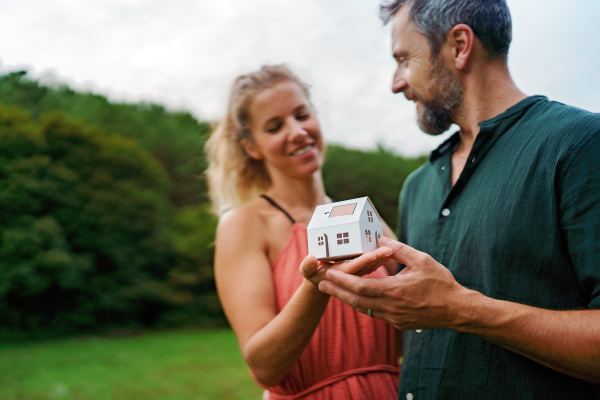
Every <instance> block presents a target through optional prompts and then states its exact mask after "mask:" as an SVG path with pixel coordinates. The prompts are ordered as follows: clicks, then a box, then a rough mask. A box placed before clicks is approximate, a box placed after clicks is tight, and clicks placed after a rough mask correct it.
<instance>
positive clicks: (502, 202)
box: [399, 96, 600, 400]
mask: <svg viewBox="0 0 600 400" xmlns="http://www.w3.org/2000/svg"><path fill="white" fill-rule="evenodd" d="M479 126H480V128H481V130H480V133H479V134H478V136H477V138H476V140H475V143H474V145H473V149H472V151H471V154H470V155H469V158H468V159H467V163H466V165H465V168H464V170H463V172H462V175H461V176H460V178H459V179H458V181H457V182H456V184H455V185H454V187H451V181H450V179H451V157H452V152H453V149H454V148H455V146H456V145H457V144H458V141H459V136H458V133H456V134H454V135H453V136H452V137H451V138H450V139H448V140H447V141H446V142H445V143H443V144H442V145H441V146H440V147H439V148H438V149H437V150H435V151H433V152H432V154H431V158H430V161H429V162H428V163H427V164H425V165H424V166H422V167H421V168H419V169H418V170H417V171H415V172H414V173H413V174H412V175H411V176H410V177H409V178H408V179H407V180H406V183H405V185H404V187H403V189H402V192H401V195H400V212H399V215H400V221H399V238H400V240H401V241H403V242H405V243H407V244H408V245H410V246H412V247H415V248H416V249H418V250H421V251H424V252H426V253H428V254H430V255H431V256H432V257H433V258H434V259H435V260H437V261H438V262H440V263H441V264H443V265H444V266H446V267H447V268H448V269H449V270H450V271H451V272H452V273H453V274H454V277H455V278H456V280H457V281H458V282H459V283H460V284H462V285H463V286H466V287H468V288H471V289H474V290H477V291H479V292H481V293H483V294H485V295H486V296H489V297H492V298H496V299H502V300H508V301H511V302H517V303H522V304H528V305H532V306H536V307H541V308H547V309H554V310H570V309H582V308H583V309H585V308H600V134H598V133H599V132H600V114H594V113H590V112H587V111H584V110H580V109H577V108H574V107H569V106H566V105H564V104H561V103H557V102H551V101H548V99H547V98H546V97H543V96H533V97H529V98H526V99H525V100H523V101H521V102H520V103H518V104H516V105H515V106H513V107H511V108H509V109H508V110H507V111H506V112H504V113H503V114H501V115H498V116H496V117H494V118H493V119H491V120H488V121H485V122H482V123H480V124H479ZM405 338H406V339H405V351H404V353H405V354H404V362H403V365H402V376H401V379H400V385H401V386H400V396H399V399H407V398H408V399H410V398H413V399H415V400H421V399H432V400H434V399H436V400H437V399H600V385H595V384H591V383H587V382H584V381H581V380H578V379H575V378H572V377H570V376H567V375H564V374H561V373H559V372H556V371H553V370H551V369H549V368H546V367H544V366H542V365H541V364H538V363H536V362H534V361H531V360H529V359H527V358H525V357H522V356H520V355H517V354H515V353H513V352H511V351H508V350H505V349H503V348H502V347H499V346H496V345H494V344H492V343H490V342H488V341H486V340H483V339H481V338H480V337H478V336H475V335H471V334H465V333H459V332H456V331H451V330H443V329H433V330H423V331H422V332H420V333H419V332H417V331H409V332H406V335H405ZM567 340H568V338H567ZM599 362H600V361H599Z"/></svg>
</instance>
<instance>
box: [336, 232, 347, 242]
mask: <svg viewBox="0 0 600 400" xmlns="http://www.w3.org/2000/svg"><path fill="white" fill-rule="evenodd" d="M337 241H338V244H346V243H350V238H349V237H348V232H344V233H338V234H337Z"/></svg>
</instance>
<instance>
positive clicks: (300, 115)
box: [296, 113, 310, 121]
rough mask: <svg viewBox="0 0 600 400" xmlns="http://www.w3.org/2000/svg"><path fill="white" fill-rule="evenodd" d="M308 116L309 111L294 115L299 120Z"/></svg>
mask: <svg viewBox="0 0 600 400" xmlns="http://www.w3.org/2000/svg"><path fill="white" fill-rule="evenodd" d="M309 116H310V114H309V113H302V114H299V115H297V116H296V118H297V119H299V120H300V121H304V120H307V119H308V117H309Z"/></svg>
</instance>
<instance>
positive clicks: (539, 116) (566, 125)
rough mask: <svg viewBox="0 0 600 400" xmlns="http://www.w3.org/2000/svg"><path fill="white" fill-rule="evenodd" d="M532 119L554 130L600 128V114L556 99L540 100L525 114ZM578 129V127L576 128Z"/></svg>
mask: <svg viewBox="0 0 600 400" xmlns="http://www.w3.org/2000/svg"><path fill="white" fill-rule="evenodd" d="M524 117H525V118H527V119H528V120H530V121H533V122H537V123H539V124H541V125H544V126H546V127H548V128H553V129H552V130H554V131H556V130H573V129H574V128H577V127H581V126H585V127H587V128H588V129H593V128H598V129H600V114H599V113H594V112H592V111H588V110H584V109H582V108H579V107H575V106H571V105H568V104H564V103H561V102H558V101H554V100H547V99H546V100H545V101H538V102H536V103H534V104H533V106H532V107H531V112H527V113H525V114H524ZM576 130H577V129H576Z"/></svg>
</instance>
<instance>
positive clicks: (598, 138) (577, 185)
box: [557, 118, 600, 308]
mask: <svg viewBox="0 0 600 400" xmlns="http://www.w3.org/2000/svg"><path fill="white" fill-rule="evenodd" d="M594 120H595V121H596V123H595V124H594V128H593V129H591V130H590V133H589V134H588V135H586V136H585V137H584V138H583V140H581V141H580V143H579V145H578V146H577V147H576V148H575V149H574V151H573V152H572V153H571V155H570V159H569V160H568V162H567V163H565V169H564V173H563V175H562V179H560V178H561V177H559V181H558V183H557V184H558V189H559V191H560V204H559V207H560V215H561V228H562V231H563V235H564V238H565V240H566V243H567V247H568V251H569V255H570V256H571V261H572V262H573V265H574V268H575V274H576V275H577V279H578V281H579V285H580V289H581V291H582V293H583V294H584V296H585V297H586V298H587V300H588V308H600V127H599V125H600V123H598V122H597V121H598V120H599V119H598V118H595V119H594ZM588 127H589V125H588Z"/></svg>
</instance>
